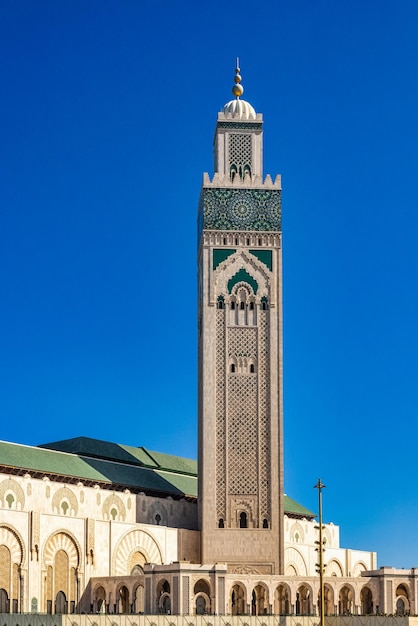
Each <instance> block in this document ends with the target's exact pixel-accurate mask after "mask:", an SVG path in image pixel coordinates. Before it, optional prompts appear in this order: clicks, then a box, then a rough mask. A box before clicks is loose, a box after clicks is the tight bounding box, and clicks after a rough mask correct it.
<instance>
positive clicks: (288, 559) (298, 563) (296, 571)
mask: <svg viewBox="0 0 418 626" xmlns="http://www.w3.org/2000/svg"><path fill="white" fill-rule="evenodd" d="M284 562H285V574H286V576H289V575H296V576H307V575H308V568H307V567H306V563H305V559H304V558H303V556H302V554H301V553H300V552H299V550H297V549H296V548H294V547H293V546H291V547H288V548H286V549H285V552H284Z"/></svg>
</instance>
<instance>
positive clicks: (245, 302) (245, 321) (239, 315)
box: [216, 285, 269, 326]
mask: <svg viewBox="0 0 418 626" xmlns="http://www.w3.org/2000/svg"><path fill="white" fill-rule="evenodd" d="M247 287H248V286H247V285H245V286H244V285H243V286H242V287H240V288H239V289H238V291H237V294H236V295H233V296H231V297H230V298H229V299H228V300H225V298H224V296H223V295H221V296H218V300H217V305H216V306H217V308H218V309H220V310H225V313H226V314H227V321H228V324H229V325H231V326H256V325H257V315H258V314H257V311H258V310H260V311H267V310H268V308H269V303H268V299H267V297H265V296H263V297H262V298H261V300H260V302H258V303H257V302H256V300H255V296H254V295H253V294H252V292H251V291H250V289H249V288H247Z"/></svg>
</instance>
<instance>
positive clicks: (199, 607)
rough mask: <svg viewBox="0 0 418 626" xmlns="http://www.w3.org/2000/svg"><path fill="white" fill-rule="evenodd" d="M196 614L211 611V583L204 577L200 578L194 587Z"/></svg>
mask: <svg viewBox="0 0 418 626" xmlns="http://www.w3.org/2000/svg"><path fill="white" fill-rule="evenodd" d="M193 593H194V605H195V612H196V615H205V614H208V613H211V606H210V584H209V583H208V581H206V580H205V579H204V578H201V579H200V580H198V581H197V582H196V584H195V586H194V588H193Z"/></svg>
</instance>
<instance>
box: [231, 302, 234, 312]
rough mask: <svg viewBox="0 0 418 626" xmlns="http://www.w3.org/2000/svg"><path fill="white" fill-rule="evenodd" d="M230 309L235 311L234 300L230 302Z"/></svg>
mask: <svg viewBox="0 0 418 626" xmlns="http://www.w3.org/2000/svg"><path fill="white" fill-rule="evenodd" d="M231 309H232V310H234V309H235V300H232V301H231Z"/></svg>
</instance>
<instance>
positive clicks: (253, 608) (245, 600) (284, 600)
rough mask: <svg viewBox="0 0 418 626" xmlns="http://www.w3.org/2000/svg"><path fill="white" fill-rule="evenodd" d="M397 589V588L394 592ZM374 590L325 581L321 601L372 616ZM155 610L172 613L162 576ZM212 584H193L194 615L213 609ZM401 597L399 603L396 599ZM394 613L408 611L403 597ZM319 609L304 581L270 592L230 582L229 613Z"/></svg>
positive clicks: (328, 607) (328, 608)
mask: <svg viewBox="0 0 418 626" xmlns="http://www.w3.org/2000/svg"><path fill="white" fill-rule="evenodd" d="M399 593H400V590H399V589H398V590H397V594H399ZM374 594H375V592H374V591H373V590H372V589H371V588H370V587H369V586H367V585H364V586H363V587H362V588H361V589H360V591H357V596H356V593H355V591H354V588H353V587H351V586H350V585H343V586H342V587H341V589H340V590H339V591H338V592H337V591H335V590H334V589H333V587H332V586H331V585H329V584H325V593H324V602H325V605H324V606H325V615H352V614H361V615H371V614H373V613H375V612H376V611H377V610H378V608H379V607H378V604H377V602H378V599H377V598H375V595H374ZM156 595H157V602H156V609H157V611H158V612H159V613H164V614H170V613H171V612H172V596H171V587H170V583H169V581H168V580H167V579H161V580H160V581H159V582H158V584H157V587H156ZM211 597H212V594H211V585H210V583H209V582H208V581H206V580H204V579H201V580H199V581H197V582H196V583H195V585H194V587H193V606H192V610H193V612H194V613H195V614H198V615H203V614H210V613H212V612H213V611H214V607H212V606H211ZM400 599H402V600H403V602H402V603H401V602H400V601H399V600H400ZM396 606H397V612H398V613H399V614H405V613H407V612H408V606H409V605H408V601H407V598H406V597H400V598H398V602H397V605H396ZM319 611H320V593H319V591H315V592H314V590H313V589H312V587H311V586H310V585H308V584H307V583H301V584H300V585H299V586H298V587H297V588H296V590H293V591H292V589H291V588H290V586H289V585H288V584H286V583H282V584H279V585H277V587H276V588H275V590H274V592H273V593H272V594H271V595H270V590H269V588H268V586H267V585H266V584H265V583H263V582H258V583H256V584H254V585H253V586H252V587H249V588H248V586H247V585H245V584H244V583H241V582H236V583H234V584H233V585H232V587H231V588H230V591H229V595H228V598H227V605H226V613H227V614H229V615H271V614H274V615H318V614H319Z"/></svg>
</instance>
